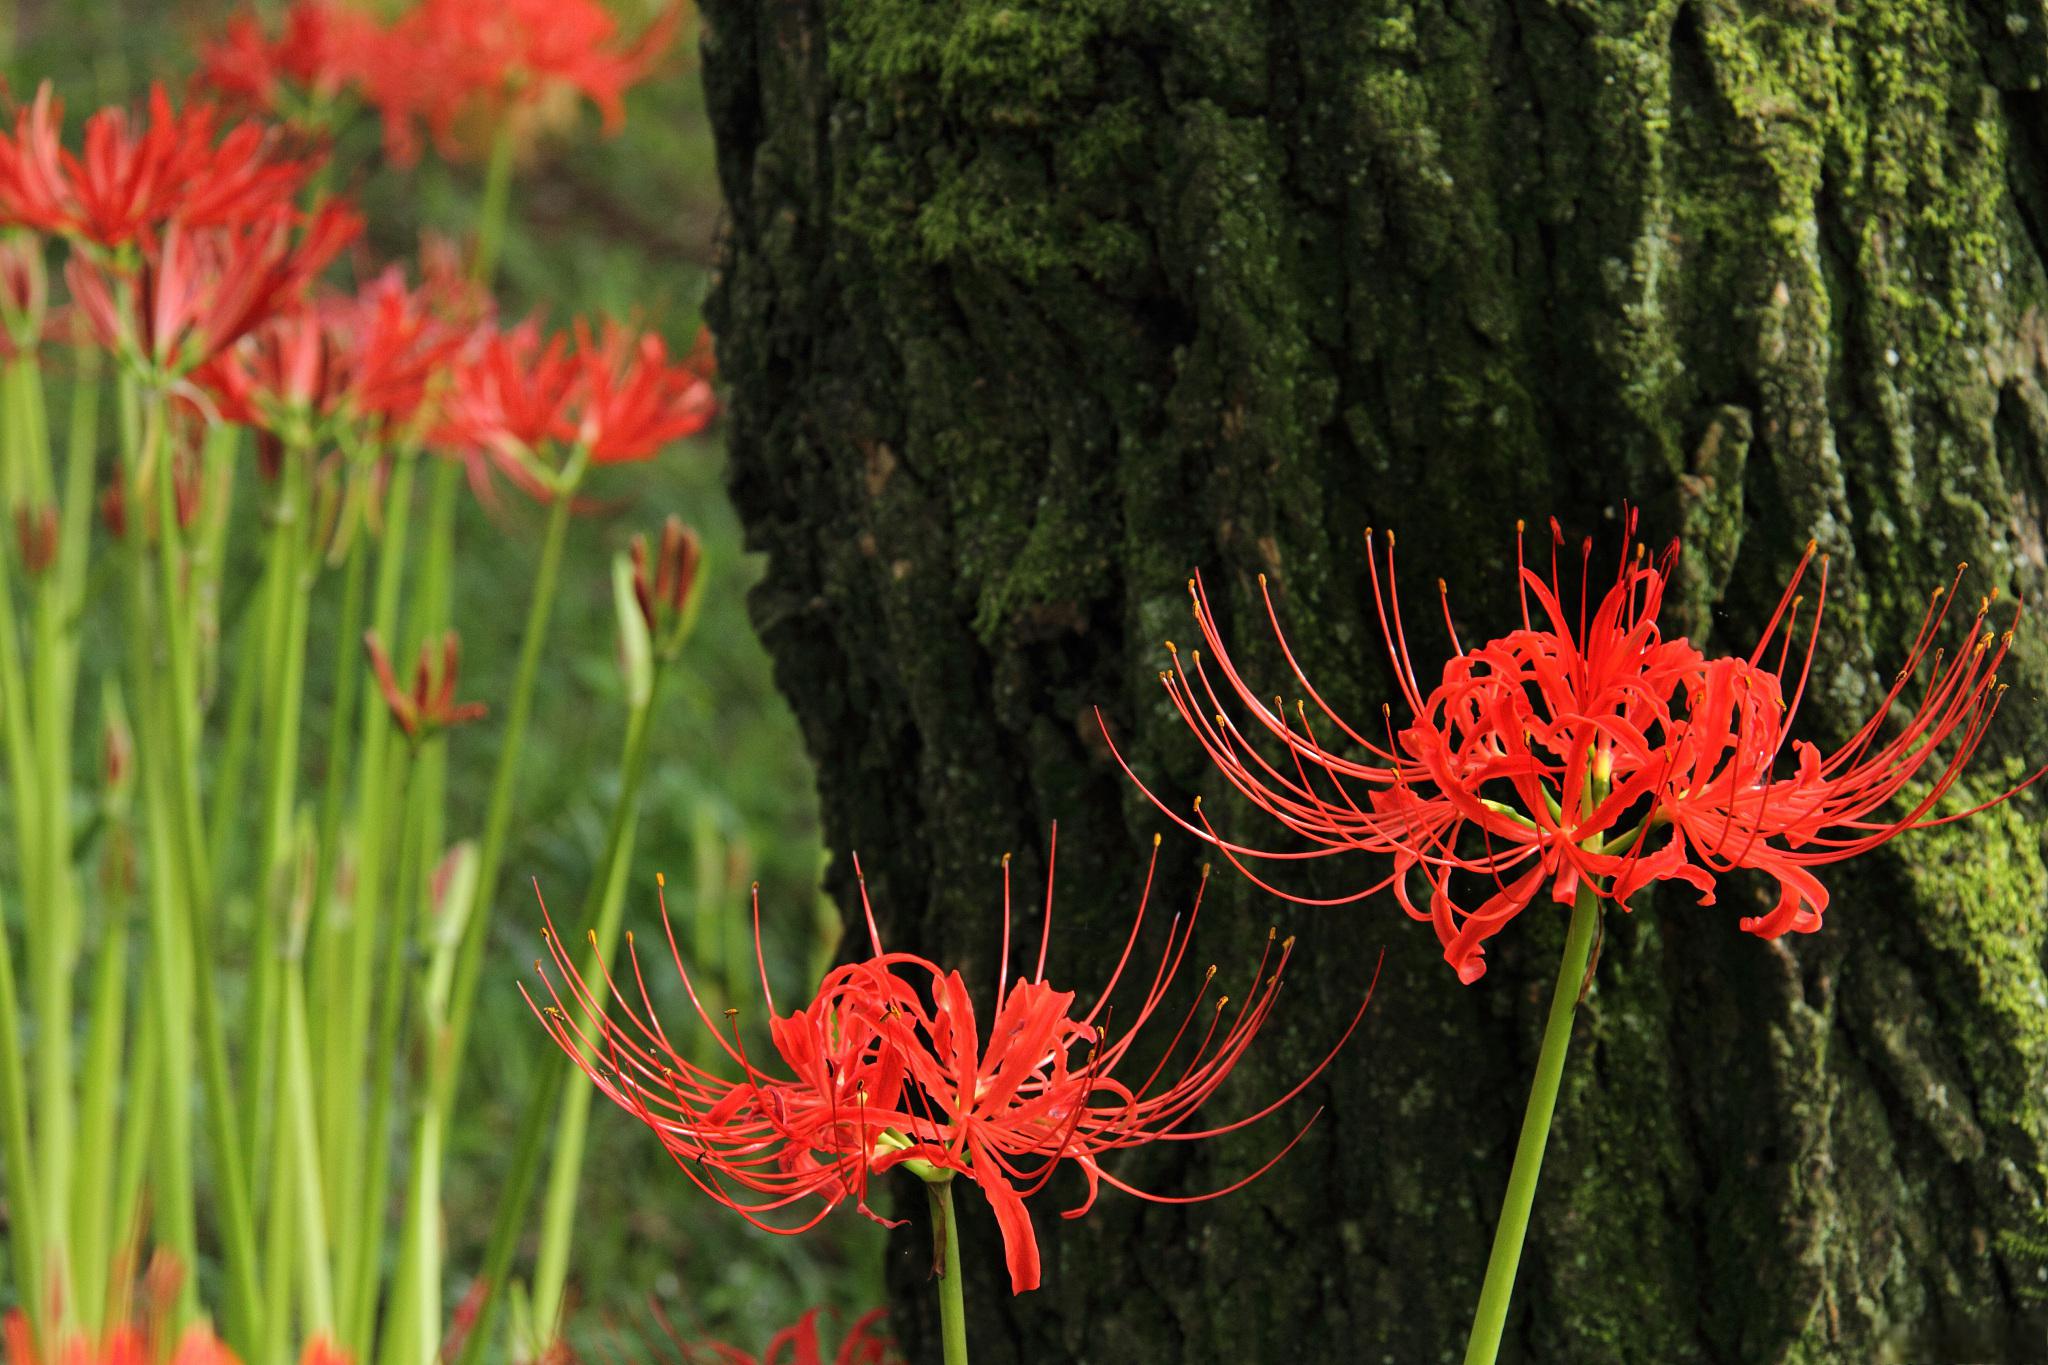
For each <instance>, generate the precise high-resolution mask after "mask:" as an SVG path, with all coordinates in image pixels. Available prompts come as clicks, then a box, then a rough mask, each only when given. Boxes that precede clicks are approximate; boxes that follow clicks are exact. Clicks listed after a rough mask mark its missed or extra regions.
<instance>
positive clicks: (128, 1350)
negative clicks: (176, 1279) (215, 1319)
mask: <svg viewBox="0 0 2048 1365" xmlns="http://www.w3.org/2000/svg"><path fill="white" fill-rule="evenodd" d="M159 1316H162V1315H159ZM0 1340H4V1343H5V1355H4V1356H0V1365H154V1363H155V1362H165V1363H166V1365H241V1357H240V1356H238V1355H236V1354H235V1353H234V1352H233V1351H230V1350H229V1349H228V1348H227V1347H226V1346H224V1345H222V1344H221V1342H220V1339H219V1338H218V1337H216V1336H214V1334H213V1333H212V1332H210V1331H209V1330H207V1329H206V1328H205V1327H204V1326H201V1325H199V1324H196V1323H195V1324H194V1325H192V1326H191V1327H188V1328H186V1329H185V1332H184V1335H182V1336H180V1337H179V1338H178V1342H177V1348H176V1349H175V1350H167V1349H165V1348H166V1345H167V1343H168V1334H167V1333H166V1332H164V1331H163V1330H162V1328H161V1324H160V1323H158V1322H155V1321H149V1322H144V1323H142V1324H140V1325H136V1324H131V1323H125V1322H124V1323H118V1324H116V1325H115V1326H113V1327H110V1328H109V1329H107V1331H106V1332H104V1333H102V1334H101V1335H100V1337H99V1338H98V1339H97V1340H94V1339H92V1338H90V1337H85V1336H74V1337H69V1338H66V1339H65V1340H63V1341H61V1342H59V1343H57V1344H56V1345H54V1346H51V1347H48V1348H46V1349H44V1350H42V1351H40V1352H39V1351H38V1350H37V1349H36V1341H35V1337H34V1334H33V1333H32V1332H30V1330H29V1324H28V1318H27V1317H26V1316H24V1315H23V1314H22V1312H21V1310H19V1309H16V1310H14V1311H12V1312H10V1313H9V1314H8V1315H7V1320H6V1323H5V1324H4V1326H0ZM299 1365H350V1362H349V1357H348V1353H347V1352H345V1351H342V1350H339V1349H338V1348H336V1347H334V1346H332V1345H330V1344H328V1343H327V1342H326V1341H325V1340H322V1339H316V1340H314V1341H311V1342H308V1343H307V1344H306V1349H305V1351H304V1352H303V1353H301V1354H300V1356H299Z"/></svg>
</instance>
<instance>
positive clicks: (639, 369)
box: [576, 322, 718, 464]
mask: <svg viewBox="0 0 2048 1365" xmlns="http://www.w3.org/2000/svg"><path fill="white" fill-rule="evenodd" d="M576 351H577V358H578V360H579V361H580V362H581V364H582V369H583V386H584V387H583V391H582V393H581V395H580V398H581V400H582V401H581V403H580V405H579V407H580V411H579V412H578V414H577V418H576V440H577V441H578V442H579V443H581V444H582V445H584V446H586V447H588V449H589V451H590V458H591V459H592V460H593V461H595V462H596V463H598V464H617V463H621V462H624V461H628V460H645V459H648V458H650V457H652V456H653V455H654V454H655V452H657V451H659V450H660V449H661V448H662V447H663V446H665V445H667V444H669V443H670V442H671V441H678V440H681V439H682V438H683V437H685V436H694V435H696V434H697V433H698V432H700V431H702V430H704V428H705V427H707V426H709V425H710V424H711V419H712V418H713V417H714V416H716V415H717V412H718V400H717V399H715V398H713V397H712V395H711V385H710V384H708V383H706V382H705V380H704V377H703V376H702V375H701V374H699V373H698V372H697V371H696V370H695V369H694V368H692V367H691V366H690V365H689V364H687V363H685V364H680V365H674V364H670V363H669V359H668V348H667V347H666V346H665V345H663V343H662V340H661V338H660V337H658V336H656V335H655V334H654V333H652V332H646V333H643V334H641V335H640V336H639V337H637V338H636V337H634V336H632V335H631V334H630V333H628V332H627V331H625V329H623V328H621V327H619V326H617V325H616V324H614V323H610V322H607V323H606V324H605V326H604V331H603V333H602V335H601V336H600V337H598V338H596V339H593V338H592V337H591V335H590V331H589V329H588V328H586V327H583V326H582V325H580V324H579V325H578V327H577V329H576Z"/></svg>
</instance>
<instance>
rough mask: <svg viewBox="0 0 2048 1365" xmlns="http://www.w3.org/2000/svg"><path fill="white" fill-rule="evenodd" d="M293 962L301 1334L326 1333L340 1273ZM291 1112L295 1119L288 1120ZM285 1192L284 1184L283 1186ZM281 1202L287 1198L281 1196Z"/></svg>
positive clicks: (290, 1054)
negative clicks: (332, 1249)
mask: <svg viewBox="0 0 2048 1365" xmlns="http://www.w3.org/2000/svg"><path fill="white" fill-rule="evenodd" d="M302 965H303V963H302V962H295V963H293V964H291V966H292V968H293V970H290V971H288V972H287V973H286V977H285V1001H284V1006H285V1018H284V1024H285V1035H284V1036H285V1056H284V1058H283V1071H284V1080H285V1084H284V1100H285V1105H286V1108H287V1110H288V1111H289V1112H288V1115H287V1116H281V1117H280V1120H279V1123H280V1126H288V1127H289V1129H290V1132H291V1147H292V1177H293V1179H292V1187H293V1190H294V1192H295V1194H296V1196H297V1200H298V1217H297V1223H298V1232H299V1257H300V1259H299V1282H300V1293H301V1296H302V1301H303V1304H304V1308H305V1312H304V1314H303V1316H302V1318H301V1321H300V1324H299V1326H300V1335H302V1336H304V1337H306V1338H309V1339H310V1338H312V1337H315V1336H325V1335H326V1334H328V1333H329V1332H331V1331H333V1330H334V1273H333V1268H332V1266H331V1265H330V1263H329V1260H328V1256H329V1245H328V1241H327V1204H326V1195H325V1192H324V1191H323V1190H322V1188H321V1166H320V1139H319V1133H318V1129H317V1126H316V1124H315V1121H314V1117H313V1074H312V1073H313V1053H312V1045H311V1043H310V1042H309V1041H308V1039H307V1036H306V987H305V981H304V979H303V978H302V976H301V975H300V972H299V971H298V970H297V969H298V968H299V967H300V966H302ZM287 1118H288V1120H289V1122H288V1123H287V1121H286V1120H287ZM279 1193H280V1196H282V1188H280V1191H279ZM280 1202H282V1199H281V1197H280Z"/></svg>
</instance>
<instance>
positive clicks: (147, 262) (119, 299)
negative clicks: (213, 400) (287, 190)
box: [65, 203, 362, 376]
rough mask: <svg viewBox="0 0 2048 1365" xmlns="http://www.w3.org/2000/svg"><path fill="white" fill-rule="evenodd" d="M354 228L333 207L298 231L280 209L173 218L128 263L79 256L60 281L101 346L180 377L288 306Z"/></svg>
mask: <svg viewBox="0 0 2048 1365" xmlns="http://www.w3.org/2000/svg"><path fill="white" fill-rule="evenodd" d="M361 228H362V219H361V218H360V217H359V216H358V215H357V214H356V213H355V212H354V211H353V210H352V209H349V208H346V207H344V206H342V205H340V204H332V203H330V204H328V205H327V206H325V207H324V208H322V209H320V210H319V211H318V212H316V213H314V214H313V215H312V216H311V217H310V218H309V219H307V220H306V221H305V222H304V224H303V226H302V227H301V226H299V225H298V219H297V215H296V214H294V213H292V212H291V211H290V210H286V209H279V210H277V211H275V212H272V213H270V214H267V215H265V216H264V217H263V218H261V219H258V220H255V221H252V222H250V223H247V224H244V225H242V226H239V227H233V228H219V229H215V230H212V231H191V230H187V229H186V228H185V227H184V225H183V224H181V223H174V224H172V226H171V227H170V228H169V229H167V230H166V231H165V233H164V236H163V240H162V242H161V243H160V244H159V245H157V246H155V247H153V248H152V249H151V250H149V251H146V252H145V253H144V254H143V256H142V258H141V260H140V262H139V263H138V264H137V265H135V266H134V267H132V268H130V267H128V266H124V265H120V264H117V263H112V262H109V261H106V260H101V259H94V258H92V257H89V256H86V255H83V254H81V255H75V256H73V257H72V258H71V260H70V261H69V262H67V263H66V266H65V278H66V279H67V280H68V281H69V283H70V285H71V296H72V298H73V300H74V301H75V302H76V303H77V305H78V308H79V311H80V312H82V313H83V314H84V315H85V318H86V320H87V322H88V323H89V324H90V326H91V328H92V332H93V335H94V336H95V337H96V338H97V339H98V340H99V342H100V344H102V345H104V346H106V347H108V348H109V349H112V350H116V351H118V352H120V353H122V354H124V355H127V356H129V357H131V358H134V359H136V360H138V361H140V362H142V363H144V364H147V365H149V366H151V367H153V368H155V369H156V370H158V371H159V372H160V373H163V374H166V375H169V376H179V375H183V374H186V373H188V372H190V371H191V370H193V369H195V368H197V367H198V366H200V365H203V364H205V363H206V362H207V361H208V360H211V359H212V358H213V357H215V356H216V355H218V354H220V353H221V352H222V351H224V350H226V349H227V348H228V347H229V346H231V345H233V344H234V343H235V342H237V341H239V340H240V339H241V338H242V337H244V336H247V335H248V334H249V333H250V332H252V331H254V330H255V329H256V328H257V327H258V326H260V325H262V324H263V323H264V322H265V321H266V320H268V319H269V318H271V317H272V316H274V315H276V314H277V313H278V312H280V311H281V310H283V309H285V308H287V307H289V306H291V305H292V304H293V303H295V302H296V301H297V300H298V298H299V297H300V295H301V293H302V291H303V290H304V289H305V287H306V285H307V283H308V282H309V281H311V280H312V278H313V277H314V276H316V275H318V274H319V273H320V271H322V270H323V269H325V268H326V266H327V264H328V262H330V261H332V260H333V259H334V257H335V255H336V254H337V253H338V252H339V251H340V250H341V248H342V247H344V246H346V245H347V244H348V243H349V242H350V241H351V240H352V239H354V237H355V236H356V234H357V233H358V232H359V231H360V230H361Z"/></svg>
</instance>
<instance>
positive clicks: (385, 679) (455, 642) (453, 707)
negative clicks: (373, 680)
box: [363, 630, 486, 739]
mask: <svg viewBox="0 0 2048 1365" xmlns="http://www.w3.org/2000/svg"><path fill="white" fill-rule="evenodd" d="M363 649H364V651H365V652H367V653H368V654H369V656H370V668H371V671H372V672H374V673H375V674H376V675H377V687H378V690H380V691H382V692H383V694H384V703H385V705H387V706H389V707H390V708H391V718H392V719H393V720H395V721H397V722H398V725H399V728H400V729H402V730H404V731H405V733H406V735H407V736H408V737H409V738H412V739H419V738H422V737H423V736H426V735H430V734H433V733H435V732H436V731H440V730H448V729H453V728H454V727H455V726H457V725H466V724H468V723H469V722H470V721H473V720H476V719H478V718H480V717H481V716H483V714H484V713H485V710H486V708H485V706H484V704H483V703H482V702H480V701H470V702H457V701H456V700H455V682H456V678H457V677H458V676H459V675H460V674H461V672H462V646H461V642H460V640H459V639H458V638H457V637H456V634H455V632H454V631H452V630H451V631H449V632H448V633H447V634H446V635H444V636H442V637H441V649H440V658H439V659H438V660H437V659H436V658H435V657H434V656H435V651H434V646H433V642H432V641H428V642H426V643H424V644H422V645H421V646H420V659H419V663H418V664H417V665H416V666H415V667H414V669H413V675H412V691H410V692H406V691H402V690H401V689H400V688H399V686H398V678H397V677H396V675H394V674H393V672H392V671H391V656H390V655H388V654H386V653H385V652H384V642H383V641H382V640H380V639H379V638H378V637H377V632H376V631H374V630H367V631H364V632H363Z"/></svg>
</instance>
